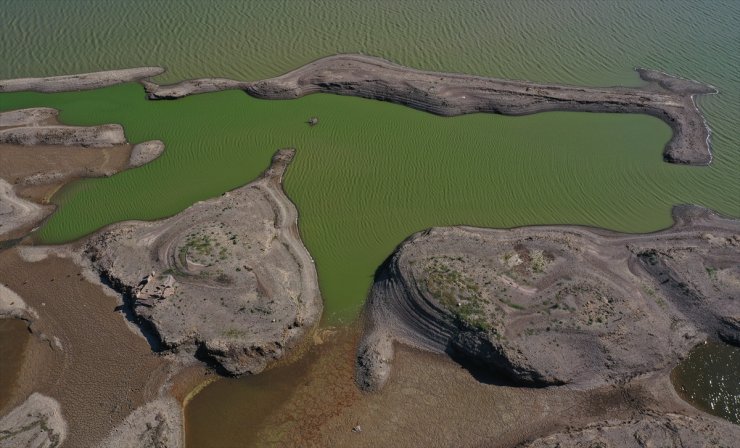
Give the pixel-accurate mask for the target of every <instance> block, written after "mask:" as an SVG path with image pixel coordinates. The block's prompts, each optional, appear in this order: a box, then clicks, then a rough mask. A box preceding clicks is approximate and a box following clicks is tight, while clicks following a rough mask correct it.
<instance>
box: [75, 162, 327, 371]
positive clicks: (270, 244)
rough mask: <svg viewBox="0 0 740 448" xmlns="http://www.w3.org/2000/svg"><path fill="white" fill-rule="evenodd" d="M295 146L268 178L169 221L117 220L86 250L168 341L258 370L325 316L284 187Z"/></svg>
mask: <svg viewBox="0 0 740 448" xmlns="http://www.w3.org/2000/svg"><path fill="white" fill-rule="evenodd" d="M293 154H294V151H293V150H281V151H279V152H278V153H277V154H276V156H275V157H274V158H273V163H272V166H271V167H270V169H268V170H267V171H266V172H265V174H263V176H262V177H261V178H260V179H258V180H256V181H254V182H252V183H250V184H248V185H245V186H244V187H241V188H238V189H236V190H233V191H231V192H228V193H224V194H223V195H222V196H220V197H218V198H215V199H211V200H207V201H203V202H199V203H196V204H195V205H193V206H191V207H190V208H188V209H186V210H184V211H183V212H181V213H179V214H177V215H175V216H173V217H171V218H168V219H164V220H161V221H155V222H125V223H120V224H115V225H112V226H110V227H108V228H107V229H105V230H103V231H101V232H99V233H97V234H95V235H93V236H91V237H90V238H89V240H88V241H87V242H86V243H85V244H84V247H83V249H82V250H83V251H84V253H83V257H86V258H88V259H89V260H91V263H92V268H93V269H94V270H96V271H98V272H99V274H100V275H101V276H102V277H103V278H104V279H105V280H106V281H108V282H109V283H110V284H111V285H112V286H113V287H114V288H115V289H117V290H118V291H119V292H121V293H123V294H124V297H125V300H126V301H127V303H128V305H129V306H130V308H131V309H132V311H133V313H134V314H135V315H136V316H137V318H138V319H139V321H140V323H142V325H144V326H145V327H149V328H151V329H152V330H153V331H154V332H155V333H156V335H157V336H158V339H159V341H160V342H161V345H162V349H165V350H172V351H176V352H184V353H188V354H190V355H193V356H196V357H197V358H199V359H202V360H205V361H208V362H212V363H215V364H216V365H217V366H219V367H220V368H222V369H223V370H224V371H225V372H228V373H230V374H243V373H257V372H260V371H261V370H262V369H264V368H265V366H266V365H267V363H268V362H269V361H271V360H275V359H278V358H280V357H282V356H283V355H284V354H285V352H286V350H287V349H288V348H290V347H292V346H294V345H296V344H297V343H298V342H299V341H300V340H301V339H302V337H303V336H304V334H305V333H306V332H307V331H308V330H309V329H311V328H312V327H313V325H314V324H315V323H316V322H317V321H318V319H319V317H320V315H321V309H322V304H321V297H320V294H319V290H318V280H317V277H316V270H315V267H314V265H313V260H312V259H311V257H310V256H309V254H308V251H307V250H306V249H305V247H304V246H303V244H302V242H301V240H300V236H299V234H298V229H297V216H298V213H297V210H296V208H295V206H294V205H293V204H292V203H291V202H290V201H289V199H288V198H287V196H285V194H284V193H283V191H282V186H281V180H282V176H283V173H284V171H285V169H286V167H287V165H288V164H289V163H290V161H291V160H292V158H293Z"/></svg>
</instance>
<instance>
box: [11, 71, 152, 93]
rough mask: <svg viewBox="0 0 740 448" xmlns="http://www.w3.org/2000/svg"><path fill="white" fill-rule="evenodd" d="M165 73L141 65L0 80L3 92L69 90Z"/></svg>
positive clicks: (98, 86) (90, 87)
mask: <svg viewBox="0 0 740 448" xmlns="http://www.w3.org/2000/svg"><path fill="white" fill-rule="evenodd" d="M162 73H164V69H163V68H161V67H139V68H129V69H122V70H108V71H103V72H94V73H82V74H78V75H63V76H50V77H46V78H18V79H8V80H0V93H1V92H20V91H24V90H29V91H34V92H45V93H53V92H69V91H75V90H91V89H99V88H101V87H108V86H112V85H115V84H121V83H124V82H132V81H138V80H140V79H144V78H150V77H152V76H157V75H160V74H162Z"/></svg>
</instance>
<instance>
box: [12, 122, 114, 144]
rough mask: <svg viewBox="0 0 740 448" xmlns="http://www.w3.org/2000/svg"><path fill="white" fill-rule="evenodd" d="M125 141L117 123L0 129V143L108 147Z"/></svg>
mask: <svg viewBox="0 0 740 448" xmlns="http://www.w3.org/2000/svg"><path fill="white" fill-rule="evenodd" d="M125 143H126V136H125V135H124V134H123V128H122V127H121V126H120V125H117V124H106V125H102V126H85V127H82V126H31V127H19V128H10V129H5V130H2V131H0V144H5V145H20V146H36V145H57V146H82V147H92V148H109V147H111V146H114V145H123V144H125Z"/></svg>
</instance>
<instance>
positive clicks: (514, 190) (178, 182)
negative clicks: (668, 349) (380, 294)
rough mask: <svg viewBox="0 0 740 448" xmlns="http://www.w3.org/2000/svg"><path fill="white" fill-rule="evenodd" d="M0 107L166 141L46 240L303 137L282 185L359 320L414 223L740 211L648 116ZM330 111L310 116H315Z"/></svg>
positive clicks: (215, 103) (335, 289) (297, 106)
mask: <svg viewBox="0 0 740 448" xmlns="http://www.w3.org/2000/svg"><path fill="white" fill-rule="evenodd" d="M0 102H1V104H2V108H3V109H14V108H20V107H30V106H51V107H55V108H58V109H60V110H61V115H60V118H61V120H62V121H64V122H65V123H69V124H77V125H91V124H99V123H121V124H122V125H123V126H124V128H125V130H126V134H127V137H128V139H129V140H130V141H131V142H140V141H144V140H149V139H161V140H163V141H164V142H165V144H166V148H167V149H166V151H165V153H164V155H163V156H162V157H161V158H159V159H157V160H156V161H154V162H153V163H151V164H149V165H146V166H144V167H141V168H137V169H134V170H129V171H125V172H122V173H120V174H117V175H115V176H112V177H110V178H105V179H89V180H84V181H81V182H78V183H75V184H73V185H71V186H70V187H68V188H66V189H64V190H63V191H62V192H61V193H60V194H59V195H57V196H56V197H55V202H57V203H58V204H60V208H59V210H58V211H57V213H56V214H55V215H53V216H52V217H51V219H49V221H48V222H47V223H46V225H45V226H44V227H43V228H42V229H41V230H40V231H39V233H38V237H39V239H40V240H41V241H43V242H45V243H61V242H64V241H69V240H73V239H76V238H79V237H82V236H84V235H86V234H88V233H90V232H92V231H94V230H96V229H98V228H100V227H102V226H104V225H106V224H109V223H113V222H117V221H121V220H125V219H143V220H150V219H156V218H161V217H164V216H168V215H172V214H174V213H177V212H179V211H180V210H182V209H183V208H185V207H187V206H189V205H190V204H192V203H193V202H195V201H198V200H202V199H206V198H209V197H213V196H217V195H219V194H220V193H222V192H224V191H227V190H229V189H232V188H236V187H238V186H240V185H243V184H245V183H247V182H249V181H250V180H252V179H254V178H255V177H256V176H258V175H259V173H260V172H261V171H262V170H263V169H264V168H265V167H266V166H267V165H268V163H269V160H270V157H271V155H272V154H273V153H274V151H275V150H276V149H278V148H281V147H288V146H292V147H295V148H297V150H298V152H297V156H296V159H295V161H294V163H293V164H292V165H291V167H290V168H289V170H288V173H287V176H286V178H285V188H286V191H287V193H288V195H289V196H290V198H291V199H292V200H293V201H294V202H295V203H296V204H297V206H298V208H299V211H300V223H299V224H300V229H301V233H302V235H303V237H304V240H305V243H306V245H307V247H308V249H309V251H310V252H311V254H312V256H313V257H314V259H315V260H316V264H317V268H318V272H319V279H320V282H321V291H322V294H323V297H324V303H325V310H326V315H327V317H328V318H329V321H330V322H337V321H341V320H347V319H352V318H353V317H354V316H356V315H357V311H358V309H359V307H360V306H361V304H362V303H363V302H364V299H365V296H366V293H367V289H368V286H369V285H370V282H371V280H372V276H373V273H374V271H375V269H376V268H377V267H378V265H380V263H381V262H382V261H383V259H384V258H385V257H387V256H388V255H389V254H390V253H391V251H392V250H393V248H394V247H395V246H396V245H397V244H398V243H400V242H401V241H402V240H403V239H404V238H406V237H408V236H409V235H410V234H412V233H414V232H416V231H419V230H422V229H425V228H428V227H431V226H444V225H455V224H467V225H474V226H485V227H512V226H520V225H530V224H540V223H542V224H544V223H578V224H586V225H593V226H599V227H606V228H612V229H618V230H623V231H629V232H645V231H651V230H656V229H658V228H661V227H665V226H668V225H670V223H671V219H670V209H671V206H672V205H673V204H676V203H698V204H703V205H706V206H708V207H711V208H713V209H715V210H718V211H720V212H723V213H727V214H730V215H734V216H738V215H740V205H739V204H738V202H737V200H736V198H735V197H730V196H727V195H725V194H717V192H718V191H727V189H728V188H729V189H732V188H737V182H738V180H737V179H732V178H731V176H729V175H727V174H726V173H723V172H722V168H720V167H711V168H706V167H700V168H697V167H686V166H676V165H670V164H666V163H664V162H663V161H662V156H661V152H662V148H663V146H664V144H665V142H666V141H667V140H668V139H669V138H670V129H669V127H668V126H667V125H665V124H664V123H663V122H661V121H659V120H658V119H655V118H652V117H649V116H641V115H620V114H588V113H569V112H562V113H544V114H537V115H532V116H526V117H504V116H497V115H489V114H476V115H468V116H462V117H454V118H443V117H437V116H434V115H431V114H427V113H422V112H419V111H415V110H412V109H408V108H405V107H403V106H398V105H393V104H389V103H383V102H377V101H370V100H363V99H358V98H351V97H339V96H333V95H313V96H309V97H305V98H302V99H298V100H292V101H265V100H256V99H253V98H251V97H249V96H247V95H245V94H244V93H242V92H239V91H229V92H220V93H214V94H206V95H199V96H193V97H188V98H185V99H182V100H178V101H147V100H146V99H145V96H144V94H143V90H142V88H141V87H140V86H139V85H137V84H128V85H121V86H116V87H111V88H107V89H101V90H97V91H90V92H79V93H60V94H38V93H15V94H2V95H0ZM310 116H318V117H319V118H320V123H319V125H317V126H315V127H309V126H307V125H306V123H305V122H306V119H307V118H308V117H310Z"/></svg>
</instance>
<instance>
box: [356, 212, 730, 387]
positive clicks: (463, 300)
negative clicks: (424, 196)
mask: <svg viewBox="0 0 740 448" xmlns="http://www.w3.org/2000/svg"><path fill="white" fill-rule="evenodd" d="M674 217H675V221H676V224H675V225H674V226H673V227H672V228H670V229H667V230H664V231H661V232H658V233H654V234H649V235H625V234H619V233H615V232H608V231H605V230H600V229H591V228H583V227H575V226H561V227H523V228H517V229H511V230H494V229H477V228H468V227H450V228H436V229H431V230H428V231H424V232H420V233H418V234H416V235H414V236H412V237H410V238H409V239H408V240H406V241H405V242H404V243H403V244H402V245H401V246H400V247H399V248H398V249H397V251H396V252H395V253H394V254H393V255H392V256H391V257H390V258H389V259H388V260H387V261H386V262H385V263H384V264H383V265H382V266H381V267H380V268H379V269H378V272H377V274H376V279H375V283H374V285H373V288H372V292H371V294H370V298H369V300H368V302H367V305H366V318H367V322H368V329H367V332H366V334H365V337H364V338H363V340H362V342H361V343H360V347H359V349H358V364H357V381H358V384H359V385H360V386H361V387H363V388H365V389H369V390H374V389H377V388H379V387H381V386H382V385H383V383H384V382H385V380H386V379H387V378H388V376H389V374H390V363H391V361H392V359H393V344H392V341H394V340H395V341H399V342H402V343H405V344H409V345H411V346H414V347H417V348H421V349H425V350H430V351H433V352H436V353H448V354H450V355H451V356H452V357H453V358H455V359H458V360H460V361H461V362H463V363H467V362H470V363H476V364H481V365H483V366H485V367H486V368H488V369H490V370H491V371H492V372H496V373H497V374H501V375H503V376H505V377H506V378H507V379H508V380H509V381H512V382H514V383H516V384H524V385H530V386H548V385H569V386H570V387H579V388H591V387H595V386H600V385H605V384H621V383H625V382H628V381H630V380H632V379H634V378H638V377H640V376H644V375H647V374H651V373H655V372H667V371H668V370H670V369H671V368H672V367H673V366H675V364H676V363H677V362H678V360H679V359H681V358H683V357H685V356H686V354H687V353H688V352H689V350H690V349H691V348H692V347H693V346H694V345H695V344H697V343H699V342H700V341H702V340H703V339H704V338H706V337H713V338H719V339H722V340H724V341H726V342H729V343H734V344H737V343H738V340H739V339H738V336H739V335H740V325H738V322H740V315H739V314H738V309H737V306H736V304H735V303H734V301H733V300H731V299H728V298H730V297H738V296H740V268H739V266H740V222H738V221H735V220H730V219H724V218H720V217H718V216H717V215H715V214H713V213H712V212H709V211H707V210H706V209H701V208H698V207H676V208H675V209H674Z"/></svg>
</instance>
